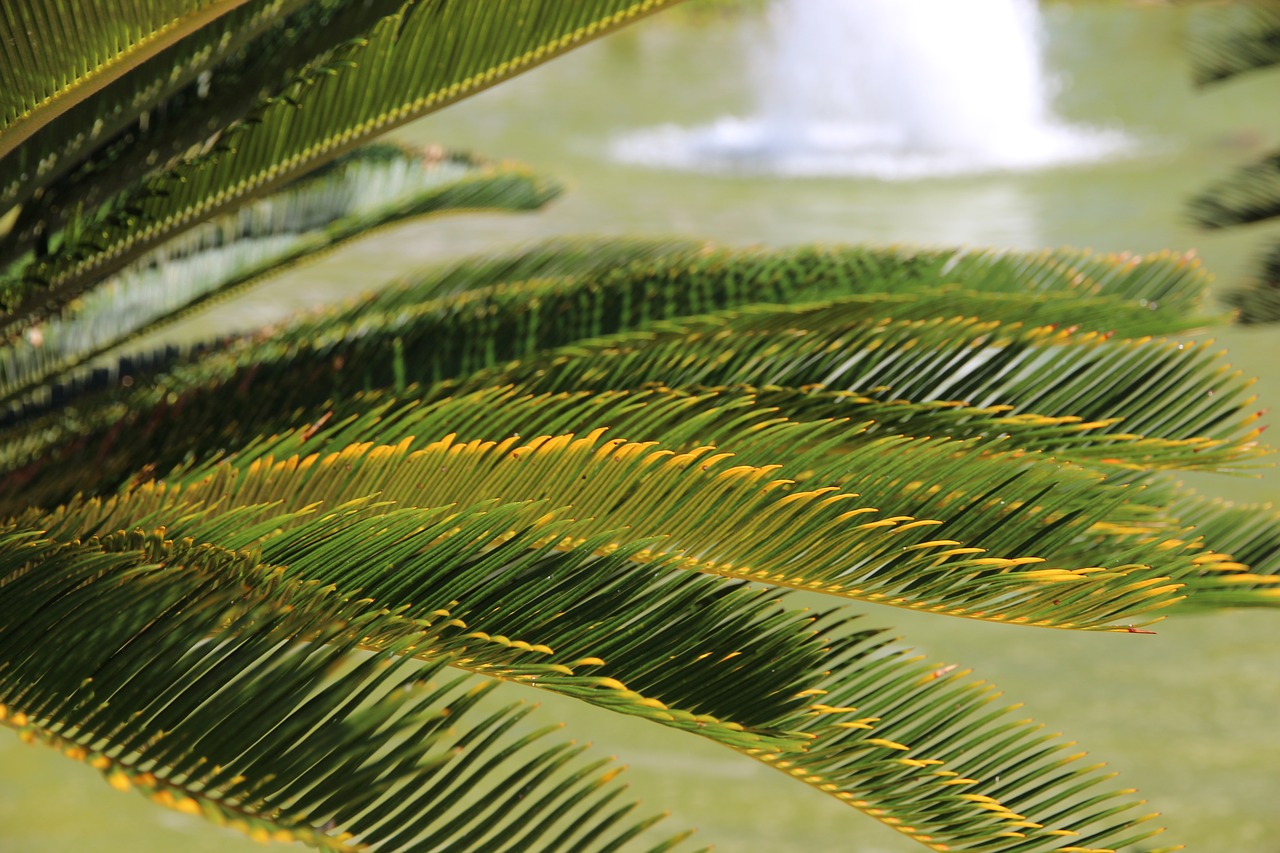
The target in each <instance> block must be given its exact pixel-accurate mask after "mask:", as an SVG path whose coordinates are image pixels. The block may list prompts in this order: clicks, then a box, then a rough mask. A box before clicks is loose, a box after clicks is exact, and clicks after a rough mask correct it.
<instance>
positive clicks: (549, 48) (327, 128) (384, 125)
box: [0, 0, 673, 316]
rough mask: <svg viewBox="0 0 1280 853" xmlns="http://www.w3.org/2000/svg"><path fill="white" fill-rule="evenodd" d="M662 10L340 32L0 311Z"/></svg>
mask: <svg viewBox="0 0 1280 853" xmlns="http://www.w3.org/2000/svg"><path fill="white" fill-rule="evenodd" d="M671 2H673V0H630V1H629V2H628V0H592V2H583V3H574V4H569V5H566V4H563V3H558V2H551V0H527V2H524V3H521V4H520V5H519V7H518V8H511V9H508V10H505V13H504V14H493V11H492V10H491V9H490V8H489V7H488V6H485V5H480V4H475V3H470V2H465V0H440V2H435V3H428V2H406V3H404V4H403V5H402V6H401V7H400V8H399V9H398V11H396V13H395V14H390V15H387V16H385V17H381V18H380V19H379V20H378V21H377V22H376V23H374V24H373V25H372V26H371V28H370V29H368V30H367V31H364V32H360V31H355V32H350V31H348V32H346V33H345V34H344V35H345V37H346V38H348V39H350V41H348V42H347V43H346V45H345V46H343V47H342V48H341V49H339V50H337V51H334V52H331V53H326V54H325V55H324V56H323V57H318V58H317V59H316V62H315V64H313V65H312V66H309V67H307V68H305V69H304V70H303V71H301V72H300V73H299V76H298V77H297V78H295V79H294V80H293V81H292V82H291V83H290V87H289V89H288V90H287V91H286V92H285V93H283V94H281V95H279V96H271V97H269V98H267V99H265V100H264V101H262V103H261V104H260V105H259V107H257V108H255V109H254V111H253V112H252V113H251V114H250V116H249V118H247V119H246V120H244V121H242V122H239V123H237V124H235V125H234V129H229V130H228V132H225V133H223V134H222V135H221V136H220V137H219V138H217V139H216V141H214V142H213V143H212V145H211V147H210V148H209V150H207V151H205V152H202V153H199V154H198V155H196V156H195V157H194V158H190V159H188V160H186V161H184V162H182V163H180V164H178V165H177V166H174V167H173V168H171V169H167V170H164V171H162V172H161V173H159V174H157V175H153V176H150V177H146V178H144V179H142V180H140V181H138V182H137V183H136V185H135V186H134V187H133V188H132V189H127V190H125V191H124V193H123V195H122V197H121V198H120V199H119V200H118V201H114V202H112V204H111V205H110V206H109V209H106V210H104V211H102V212H100V213H98V214H95V215H93V216H91V217H89V218H88V219H86V220H85V221H84V222H83V223H80V224H78V225H76V226H75V227H74V228H72V227H70V226H68V228H66V229H63V231H62V234H61V239H60V240H59V242H58V244H57V245H56V247H55V248H53V250H52V252H51V254H50V255H49V256H48V257H47V258H46V257H36V258H34V259H32V260H31V261H30V262H29V263H28V264H26V265H25V266H23V267H22V268H21V269H20V270H19V271H17V272H16V273H14V274H13V275H12V276H10V278H9V279H8V280H7V281H6V282H3V284H2V288H3V294H0V295H3V297H4V299H5V308H6V310H7V311H8V312H10V313H14V314H17V315H21V316H31V315H39V314H41V313H43V312H45V311H47V310H48V308H49V306H50V305H53V306H57V305H62V304H65V303H66V302H67V301H69V300H70V299H72V298H74V297H75V296H76V295H78V294H79V293H81V292H83V291H84V290H85V289H86V288H88V287H89V286H91V285H92V284H93V283H95V282H97V281H100V280H101V279H102V278H104V277H105V276H107V275H109V274H111V273H112V272H115V271H117V270H119V269H121V268H122V267H124V266H125V265H127V264H128V263H129V262H131V261H132V260H135V259H137V258H138V257H139V256H141V255H142V254H144V253H145V252H146V251H148V250H149V249H151V248H153V247H154V246H156V245H158V244H159V243H161V242H163V241H164V240H165V239H167V238H169V237H170V236H172V235H174V234H175V233H177V232H179V231H182V230H185V229H187V228H190V227H192V226H193V225H194V224H196V223H197V222H198V221H199V220H201V219H204V218H207V217H208V216H210V215H212V214H215V213H218V212H220V211H223V210H226V209H227V208H229V207H235V206H239V205H242V204H244V203H245V202H247V201H249V200H251V199H252V198H255V197H258V196H261V195H263V194H264V193H267V192H269V191H272V190H274V189H276V188H278V187H279V186H281V185H282V184H283V183H284V182H286V181H287V180H289V179H291V178H293V177H295V176H297V175H299V174H301V173H302V172H304V171H306V170H307V169H309V168H314V167H315V166H316V165H318V164H319V163H321V162H323V161H324V160H327V159H332V158H333V157H336V156H338V155H340V154H342V153H343V152H345V151H348V150H350V149H351V148H352V147H354V146H355V145H357V144H358V143H360V142H362V141H364V140H366V139H368V138H369V137H370V136H371V135H373V134H376V133H380V132H383V131H386V130H387V129H389V128H391V127H394V126H396V125H398V124H402V123H404V122H405V121H408V120H409V119H411V118H414V117H417V116H419V115H422V114H423V113H425V112H428V111H430V110H433V109H438V108H439V107H441V106H444V105H446V104H448V103H452V102H453V101H455V100H458V99H459V98H461V97H464V96H465V95H467V94H470V93H472V92H474V91H476V90H477V89H480V88H484V87H486V86H489V85H492V84H493V83H496V82H498V81H500V80H502V79H505V78H506V77H509V76H511V75H512V74H515V73H518V72H519V71H522V70H524V69H526V68H528V67H530V66H532V65H535V64H537V63H539V62H542V61H545V60H546V59H549V58H551V57H552V56H554V55H556V54H558V53H560V52H563V51H564V50H567V49H569V48H571V47H573V46H575V45H577V44H580V43H581V42H583V41H584V40H587V39H590V38H594V37H596V36H598V35H603V34H604V33H605V32H608V31H609V30H611V29H613V28H616V27H617V26H621V25H622V24H625V23H627V22H628V21H630V20H632V19H634V18H635V17H637V16H638V15H642V14H647V13H649V12H653V11H657V10H658V9H660V8H662V7H664V6H666V5H670V3H671ZM228 152H234V156H224V155H225V154H227V153H228Z"/></svg>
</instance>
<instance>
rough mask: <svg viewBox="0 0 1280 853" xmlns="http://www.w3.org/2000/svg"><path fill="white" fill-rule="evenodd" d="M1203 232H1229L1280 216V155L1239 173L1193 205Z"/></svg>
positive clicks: (1199, 196) (1216, 185)
mask: <svg viewBox="0 0 1280 853" xmlns="http://www.w3.org/2000/svg"><path fill="white" fill-rule="evenodd" d="M1191 215H1192V218H1193V219H1194V220H1195V223H1196V224H1197V225H1199V226H1200V227H1201V228H1227V227H1229V226H1232V225H1245V224H1248V223H1250V222H1260V221H1262V220H1264V219H1270V218H1272V217H1274V216H1280V154H1271V155H1268V156H1267V157H1265V158H1264V159H1262V160H1259V161H1258V162H1256V163H1252V164H1250V165H1248V166H1245V167H1243V168H1241V169H1239V170H1238V171H1237V172H1236V173H1235V174H1233V175H1231V176H1230V177H1228V178H1226V179H1224V180H1222V181H1220V182H1218V183H1217V184H1214V185H1213V186H1211V187H1209V188H1208V189H1206V190H1205V191H1204V192H1203V193H1201V194H1200V195H1198V196H1196V197H1195V198H1194V199H1192V201H1191Z"/></svg>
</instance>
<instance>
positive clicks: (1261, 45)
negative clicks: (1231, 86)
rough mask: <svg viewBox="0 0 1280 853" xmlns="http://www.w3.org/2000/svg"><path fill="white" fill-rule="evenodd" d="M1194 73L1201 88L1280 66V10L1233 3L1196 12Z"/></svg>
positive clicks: (1265, 6)
mask: <svg viewBox="0 0 1280 853" xmlns="http://www.w3.org/2000/svg"><path fill="white" fill-rule="evenodd" d="M1192 20H1193V21H1194V24H1195V26H1196V29H1195V30H1193V31H1192V35H1191V43H1190V49H1189V52H1190V55H1191V70H1192V75H1193V78H1194V79H1195V82H1196V83H1197V84H1200V85H1204V84H1206V83H1215V82H1218V81H1221V80H1228V79H1231V78H1232V77H1236V76H1238V75H1240V74H1244V73H1246V72H1248V71H1254V70H1257V69H1260V68H1270V67H1272V66H1274V65H1277V64H1280V9H1277V8H1275V6H1274V5H1272V4H1269V3H1265V2H1264V3H1233V4H1227V5H1225V6H1210V7H1209V8H1207V9H1198V10H1196V15H1195V16H1194V17H1193V19H1192Z"/></svg>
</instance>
